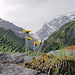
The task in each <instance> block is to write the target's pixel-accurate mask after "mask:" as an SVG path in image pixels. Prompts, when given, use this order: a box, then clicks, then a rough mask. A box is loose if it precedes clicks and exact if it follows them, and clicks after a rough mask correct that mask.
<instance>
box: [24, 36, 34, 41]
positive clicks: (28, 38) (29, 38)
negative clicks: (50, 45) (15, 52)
mask: <svg viewBox="0 0 75 75" xmlns="http://www.w3.org/2000/svg"><path fill="white" fill-rule="evenodd" d="M25 38H26V39H27V40H28V41H30V40H32V39H33V38H31V37H28V36H26V37H25Z"/></svg>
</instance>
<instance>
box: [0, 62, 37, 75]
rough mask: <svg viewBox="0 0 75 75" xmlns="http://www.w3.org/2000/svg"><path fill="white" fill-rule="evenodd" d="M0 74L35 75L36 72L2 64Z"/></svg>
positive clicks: (14, 65)
mask: <svg viewBox="0 0 75 75" xmlns="http://www.w3.org/2000/svg"><path fill="white" fill-rule="evenodd" d="M0 74H1V75H35V74H37V71H35V70H32V69H28V68H24V67H23V66H19V65H16V64H9V63H7V64H2V65H0Z"/></svg>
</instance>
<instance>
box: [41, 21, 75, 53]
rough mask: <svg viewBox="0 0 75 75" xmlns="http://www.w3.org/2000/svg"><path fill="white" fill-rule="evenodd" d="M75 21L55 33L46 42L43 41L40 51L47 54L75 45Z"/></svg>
mask: <svg viewBox="0 0 75 75" xmlns="http://www.w3.org/2000/svg"><path fill="white" fill-rule="evenodd" d="M74 29H75V21H71V22H69V23H67V24H65V25H64V26H62V27H61V28H60V29H59V30H57V31H55V32H54V33H53V34H52V35H51V36H49V38H48V39H47V40H45V41H44V45H43V46H42V47H43V48H42V50H43V51H44V52H49V51H51V50H58V49H60V48H63V47H66V46H69V45H75V31H74Z"/></svg>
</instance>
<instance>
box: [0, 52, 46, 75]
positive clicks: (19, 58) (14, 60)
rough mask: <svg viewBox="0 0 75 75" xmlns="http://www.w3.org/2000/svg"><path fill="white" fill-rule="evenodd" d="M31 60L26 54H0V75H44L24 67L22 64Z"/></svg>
mask: <svg viewBox="0 0 75 75" xmlns="http://www.w3.org/2000/svg"><path fill="white" fill-rule="evenodd" d="M31 59H32V57H31V56H29V55H27V54H6V53H0V75H45V74H44V73H40V72H39V71H37V70H33V69H29V68H25V67H24V63H25V62H28V61H30V60H31Z"/></svg>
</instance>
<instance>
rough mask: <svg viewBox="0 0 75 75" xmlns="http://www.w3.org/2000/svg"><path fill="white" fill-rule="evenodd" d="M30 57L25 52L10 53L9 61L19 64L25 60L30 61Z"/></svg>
mask: <svg viewBox="0 0 75 75" xmlns="http://www.w3.org/2000/svg"><path fill="white" fill-rule="evenodd" d="M31 59H32V57H31V56H29V55H27V54H10V59H9V62H12V63H15V64H19V63H21V64H22V63H24V62H27V61H30V60H31Z"/></svg>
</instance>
